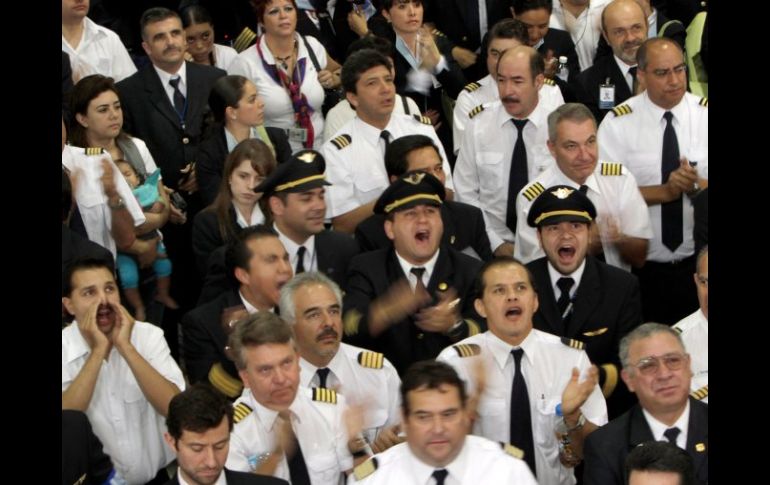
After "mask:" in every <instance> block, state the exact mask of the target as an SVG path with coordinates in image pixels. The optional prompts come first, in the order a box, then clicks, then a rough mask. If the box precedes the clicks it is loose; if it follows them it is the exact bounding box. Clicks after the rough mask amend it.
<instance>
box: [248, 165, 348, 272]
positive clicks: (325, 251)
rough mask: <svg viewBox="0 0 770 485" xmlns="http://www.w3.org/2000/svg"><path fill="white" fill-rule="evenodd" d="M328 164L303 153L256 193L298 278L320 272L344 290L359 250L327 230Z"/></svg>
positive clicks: (269, 178) (343, 236)
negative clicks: (265, 205)
mask: <svg viewBox="0 0 770 485" xmlns="http://www.w3.org/2000/svg"><path fill="white" fill-rule="evenodd" d="M325 170H326V161H325V160H324V157H323V155H321V154H320V153H318V152H316V151H314V150H302V151H300V152H297V153H296V154H295V155H294V156H292V157H291V158H290V159H289V161H287V162H286V163H283V164H281V165H278V167H276V169H275V170H274V171H273V173H271V174H270V175H269V176H268V178H267V179H265V180H264V181H263V182H262V183H261V184H260V185H258V186H257V187H256V188H254V192H257V193H260V192H261V193H262V194H263V195H262V197H263V198H264V199H266V200H267V206H268V208H269V212H270V214H271V216H272V219H273V221H274V222H273V228H274V229H275V231H276V232H277V233H278V238H279V239H280V240H281V242H282V243H283V245H284V247H285V248H286V251H287V252H288V253H289V258H290V262H291V265H292V267H293V268H294V273H295V274H299V273H303V272H305V271H321V272H323V273H324V274H326V276H328V277H329V278H331V279H333V280H334V282H335V283H337V284H338V285H340V286H341V287H344V286H345V277H346V273H347V269H348V263H349V262H350V260H351V259H352V258H353V256H355V255H356V254H358V245H357V244H356V241H355V240H354V239H353V238H352V237H351V236H350V235H349V234H345V233H341V232H333V231H329V230H327V229H325V228H324V218H325V217H326V200H325V193H326V189H325V188H324V186H326V185H331V184H330V183H329V182H327V181H326V178H325V175H324V171H325Z"/></svg>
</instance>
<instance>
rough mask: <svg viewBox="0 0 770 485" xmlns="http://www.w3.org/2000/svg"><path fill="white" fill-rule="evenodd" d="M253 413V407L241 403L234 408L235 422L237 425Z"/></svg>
mask: <svg viewBox="0 0 770 485" xmlns="http://www.w3.org/2000/svg"><path fill="white" fill-rule="evenodd" d="M252 411H254V410H253V409H252V408H251V406H249V405H248V404H246V403H245V402H239V403H238V404H236V405H235V407H234V408H233V421H234V422H236V423H238V422H240V421H242V420H243V418H245V417H246V416H248V415H249V414H251V412H252Z"/></svg>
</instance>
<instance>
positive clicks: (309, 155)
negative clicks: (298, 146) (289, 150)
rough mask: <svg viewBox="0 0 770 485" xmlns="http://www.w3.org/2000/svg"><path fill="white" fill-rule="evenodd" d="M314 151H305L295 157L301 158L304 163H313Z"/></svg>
mask: <svg viewBox="0 0 770 485" xmlns="http://www.w3.org/2000/svg"><path fill="white" fill-rule="evenodd" d="M315 156H316V153H315V152H305V153H303V154H302V155H300V156H298V157H297V160H302V161H303V162H305V163H313V160H315Z"/></svg>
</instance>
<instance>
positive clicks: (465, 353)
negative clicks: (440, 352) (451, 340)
mask: <svg viewBox="0 0 770 485" xmlns="http://www.w3.org/2000/svg"><path fill="white" fill-rule="evenodd" d="M452 348H453V349H455V351H456V352H457V355H459V356H460V357H473V356H474V355H479V354H480V353H481V347H480V346H479V345H478V344H457V345H453V346H452Z"/></svg>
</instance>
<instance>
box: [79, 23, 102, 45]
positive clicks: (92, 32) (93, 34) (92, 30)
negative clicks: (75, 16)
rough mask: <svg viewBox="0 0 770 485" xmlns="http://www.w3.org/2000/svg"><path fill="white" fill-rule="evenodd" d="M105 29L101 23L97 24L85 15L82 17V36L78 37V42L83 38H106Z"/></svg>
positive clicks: (83, 39)
mask: <svg viewBox="0 0 770 485" xmlns="http://www.w3.org/2000/svg"><path fill="white" fill-rule="evenodd" d="M105 30H106V29H105V28H104V27H102V26H101V25H99V24H97V23H96V22H94V21H93V20H91V19H90V18H88V17H85V18H84V19H83V38H81V39H80V42H83V41H85V40H89V41H98V40H99V39H101V38H106V37H107V33H106V32H105Z"/></svg>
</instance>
